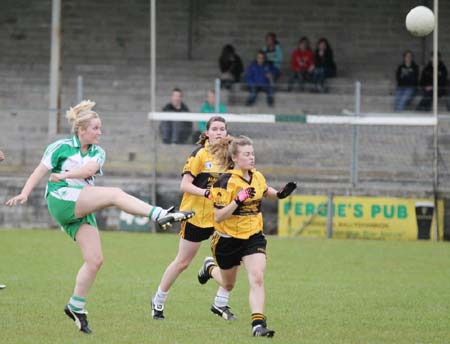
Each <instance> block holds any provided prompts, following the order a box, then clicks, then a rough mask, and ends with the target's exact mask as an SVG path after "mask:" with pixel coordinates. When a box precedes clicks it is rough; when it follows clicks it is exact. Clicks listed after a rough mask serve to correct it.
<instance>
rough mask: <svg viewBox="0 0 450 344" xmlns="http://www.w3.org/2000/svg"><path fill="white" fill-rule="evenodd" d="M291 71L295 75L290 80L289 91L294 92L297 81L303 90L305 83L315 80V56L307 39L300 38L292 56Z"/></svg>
mask: <svg viewBox="0 0 450 344" xmlns="http://www.w3.org/2000/svg"><path fill="white" fill-rule="evenodd" d="M291 70H292V71H293V72H294V73H293V75H292V77H291V79H290V80H289V85H288V91H292V88H293V85H294V83H295V81H298V83H299V85H300V89H301V90H303V88H304V84H305V81H312V80H313V75H314V74H313V73H314V55H313V52H312V50H311V47H310V43H309V39H308V38H307V37H302V38H300V40H299V41H298V47H297V49H295V50H294V51H293V52H292V54H291Z"/></svg>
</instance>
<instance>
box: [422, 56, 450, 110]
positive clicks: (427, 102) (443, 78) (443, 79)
mask: <svg viewBox="0 0 450 344" xmlns="http://www.w3.org/2000/svg"><path fill="white" fill-rule="evenodd" d="M447 82H448V81H447V67H446V66H445V64H444V62H442V60H441V53H438V97H442V96H443V95H445V94H446V93H447ZM420 87H421V88H422V99H421V100H420V102H419V104H418V105H417V110H418V111H430V110H431V106H432V103H433V54H432V55H431V58H430V61H429V62H428V64H427V65H426V66H425V68H424V69H423V71H422V75H421V77H420Z"/></svg>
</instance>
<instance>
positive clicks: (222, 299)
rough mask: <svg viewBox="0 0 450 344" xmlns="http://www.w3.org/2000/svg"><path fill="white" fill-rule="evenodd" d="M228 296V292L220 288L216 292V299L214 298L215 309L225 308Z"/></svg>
mask: <svg viewBox="0 0 450 344" xmlns="http://www.w3.org/2000/svg"><path fill="white" fill-rule="evenodd" d="M229 296H230V292H229V291H227V290H225V289H223V288H222V287H220V288H219V290H217V294H216V297H215V298H214V304H215V305H216V306H217V307H225V306H228V298H229Z"/></svg>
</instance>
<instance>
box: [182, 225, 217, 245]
mask: <svg viewBox="0 0 450 344" xmlns="http://www.w3.org/2000/svg"><path fill="white" fill-rule="evenodd" d="M213 233H214V228H213V227H206V228H203V227H197V226H196V225H193V224H192V223H189V222H187V221H186V222H183V223H182V224H181V231H180V235H181V237H182V238H183V239H185V240H187V241H192V242H202V241H205V240H208V239H209V238H210V237H211V235H212V234H213Z"/></svg>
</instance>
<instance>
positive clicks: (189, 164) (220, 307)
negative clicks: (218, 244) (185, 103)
mask: <svg viewBox="0 0 450 344" xmlns="http://www.w3.org/2000/svg"><path fill="white" fill-rule="evenodd" d="M226 136H227V126H226V122H225V119H224V118H223V117H220V116H213V117H211V118H210V119H209V121H208V123H207V125H206V132H204V134H202V136H200V140H199V142H197V143H198V144H199V145H200V146H199V147H198V148H197V149H195V150H194V151H193V153H192V154H191V156H190V157H189V158H188V159H187V161H186V164H185V165H184V168H183V173H182V180H181V185H180V189H181V191H183V193H184V194H183V199H182V201H181V205H180V210H184V209H192V210H194V211H195V213H196V216H195V217H193V218H191V219H190V220H189V221H187V222H185V223H183V224H182V225H181V232H180V236H181V238H180V242H179V247H178V254H177V256H176V257H175V259H174V260H173V261H172V262H171V263H170V264H169V266H168V267H167V268H166V271H165V272H164V274H163V276H162V278H161V281H160V283H159V286H158V290H157V291H156V293H155V294H154V296H153V298H152V300H151V310H152V317H153V319H155V320H163V319H164V318H165V317H164V305H165V302H166V299H167V297H168V294H169V290H170V288H171V287H172V285H173V284H174V283H175V280H176V279H177V278H178V276H179V275H180V274H181V273H182V272H183V271H184V270H185V269H186V268H187V267H188V266H189V265H190V263H191V262H192V259H194V257H195V255H196V254H197V252H198V250H199V248H200V245H201V242H202V241H205V240H208V239H209V238H210V236H211V235H212V234H213V232H214V227H213V224H214V222H213V215H214V214H213V209H214V208H213V202H212V201H211V199H210V190H209V189H210V187H211V185H212V184H214V182H215V181H216V180H217V178H218V177H219V175H220V171H221V169H220V168H219V166H218V165H217V164H216V162H215V161H214V159H213V158H212V156H211V153H210V151H209V147H210V145H211V144H214V143H215V142H217V141H218V140H220V139H222V138H224V137H226ZM212 264H214V261H213V260H212V259H210V258H207V259H206V260H205V263H204V265H205V266H206V267H208V266H210V265H212ZM212 277H213V278H214V279H215V280H216V281H217V282H218V283H219V284H220V278H221V276H220V273H219V272H218V270H217V271H216V272H215V273H214V274H213V276H212ZM199 281H200V283H202V284H204V283H206V281H207V279H206V280H205V279H202V277H201V276H200V275H199ZM228 297H229V292H228V291H227V290H226V289H224V288H222V287H219V290H218V291H217V295H216V297H215V300H214V304H213V305H212V307H211V311H212V312H213V313H214V314H217V315H219V316H221V317H223V318H224V319H226V320H234V319H235V317H234V315H233V313H231V311H230V307H229V306H228Z"/></svg>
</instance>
